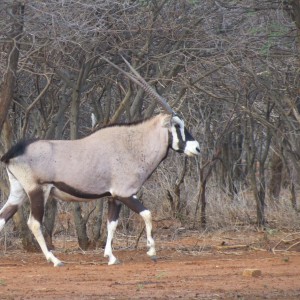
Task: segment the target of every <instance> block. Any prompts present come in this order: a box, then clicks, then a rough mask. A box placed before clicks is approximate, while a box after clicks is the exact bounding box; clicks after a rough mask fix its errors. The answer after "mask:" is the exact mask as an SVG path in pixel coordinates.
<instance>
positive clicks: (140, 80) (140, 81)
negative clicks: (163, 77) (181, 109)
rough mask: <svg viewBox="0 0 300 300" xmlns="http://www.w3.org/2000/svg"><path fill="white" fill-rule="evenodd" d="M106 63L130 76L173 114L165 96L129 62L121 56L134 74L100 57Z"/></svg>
mask: <svg viewBox="0 0 300 300" xmlns="http://www.w3.org/2000/svg"><path fill="white" fill-rule="evenodd" d="M102 58H103V59H104V60H105V61H106V62H107V63H109V64H110V65H112V66H113V67H114V68H116V69H117V70H119V71H120V72H121V73H123V74H124V75H125V76H127V77H128V78H130V79H131V80H132V81H133V82H135V83H136V84H138V85H139V86H140V87H141V88H142V89H143V90H144V91H145V92H146V93H148V94H149V95H150V96H152V97H153V98H154V99H155V100H156V101H157V103H158V104H160V105H161V106H162V108H163V109H164V110H165V111H166V112H167V113H168V114H172V115H174V114H175V112H174V110H173V109H172V108H171V106H170V105H169V104H168V102H167V101H166V99H165V98H163V97H162V96H160V95H159V94H158V93H157V92H156V91H155V90H154V89H153V88H152V87H151V86H150V85H149V84H148V83H147V82H146V81H145V80H144V78H143V77H142V76H141V75H140V74H139V73H138V72H137V71H136V70H135V69H134V68H133V67H132V66H131V64H130V63H129V62H128V61H127V60H126V59H125V58H124V57H123V56H122V58H123V60H124V62H125V63H126V65H127V66H128V67H129V69H130V70H131V72H132V73H133V74H134V75H132V74H130V73H128V72H126V71H124V70H122V69H121V68H119V67H118V66H117V65H115V64H114V63H113V62H111V61H110V60H108V59H107V58H105V57H102Z"/></svg>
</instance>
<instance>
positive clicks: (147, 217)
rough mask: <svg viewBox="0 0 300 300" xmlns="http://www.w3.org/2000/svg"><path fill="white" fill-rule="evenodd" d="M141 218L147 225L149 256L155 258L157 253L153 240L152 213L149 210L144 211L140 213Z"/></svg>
mask: <svg viewBox="0 0 300 300" xmlns="http://www.w3.org/2000/svg"><path fill="white" fill-rule="evenodd" d="M140 215H141V217H142V218H143V219H144V221H145V225H146V234H147V246H148V247H149V251H148V252H147V254H148V255H149V256H155V255H156V251H155V242H154V240H153V238H152V217H151V212H150V211H149V210H143V211H142V212H140Z"/></svg>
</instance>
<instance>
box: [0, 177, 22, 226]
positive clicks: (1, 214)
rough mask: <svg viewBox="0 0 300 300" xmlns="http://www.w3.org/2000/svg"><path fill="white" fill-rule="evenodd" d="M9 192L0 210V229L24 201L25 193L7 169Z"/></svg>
mask: <svg viewBox="0 0 300 300" xmlns="http://www.w3.org/2000/svg"><path fill="white" fill-rule="evenodd" d="M7 173H8V179H9V183H10V193H9V197H8V200H7V202H6V203H5V205H4V206H3V207H2V209H1V210H0V231H1V230H2V229H3V227H4V225H5V224H6V223H7V221H8V220H9V219H10V218H11V217H12V216H13V215H14V214H15V213H16V212H17V210H18V208H19V207H20V206H21V205H22V204H23V203H24V200H25V199H26V197H27V195H26V192H25V191H24V189H23V187H22V185H21V184H20V182H19V181H18V180H17V179H16V178H15V177H14V176H13V175H12V174H11V173H10V172H9V171H8V172H7Z"/></svg>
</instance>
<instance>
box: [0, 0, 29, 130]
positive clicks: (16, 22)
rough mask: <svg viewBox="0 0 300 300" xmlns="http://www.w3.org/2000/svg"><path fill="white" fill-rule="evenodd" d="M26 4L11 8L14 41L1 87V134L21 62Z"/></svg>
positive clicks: (10, 48) (9, 44)
mask: <svg viewBox="0 0 300 300" xmlns="http://www.w3.org/2000/svg"><path fill="white" fill-rule="evenodd" d="M23 17H24V4H22V3H20V2H14V3H13V4H12V8H11V19H12V20H13V24H12V28H11V32H12V34H11V39H12V41H11V42H9V43H8V45H7V53H8V61H7V68H6V70H7V72H6V74H4V80H3V83H2V86H1V95H0V133H1V131H2V127H3V123H4V121H5V119H6V117H7V113H8V110H9V107H10V104H11V102H12V99H13V94H14V88H15V83H16V73H17V69H18V61H19V44H18V40H19V39H20V36H21V34H22V31H23V24H24V19H23Z"/></svg>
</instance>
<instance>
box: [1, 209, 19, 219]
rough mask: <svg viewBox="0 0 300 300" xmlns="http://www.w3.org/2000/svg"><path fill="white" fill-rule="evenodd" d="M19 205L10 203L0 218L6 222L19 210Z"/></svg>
mask: <svg viewBox="0 0 300 300" xmlns="http://www.w3.org/2000/svg"><path fill="white" fill-rule="evenodd" d="M17 210H18V205H9V206H7V207H6V208H4V210H3V211H2V213H1V214H0V219H4V220H5V223H6V222H7V221H8V220H9V219H10V218H11V217H12V216H13V215H14V214H15V213H16V212H17Z"/></svg>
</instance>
